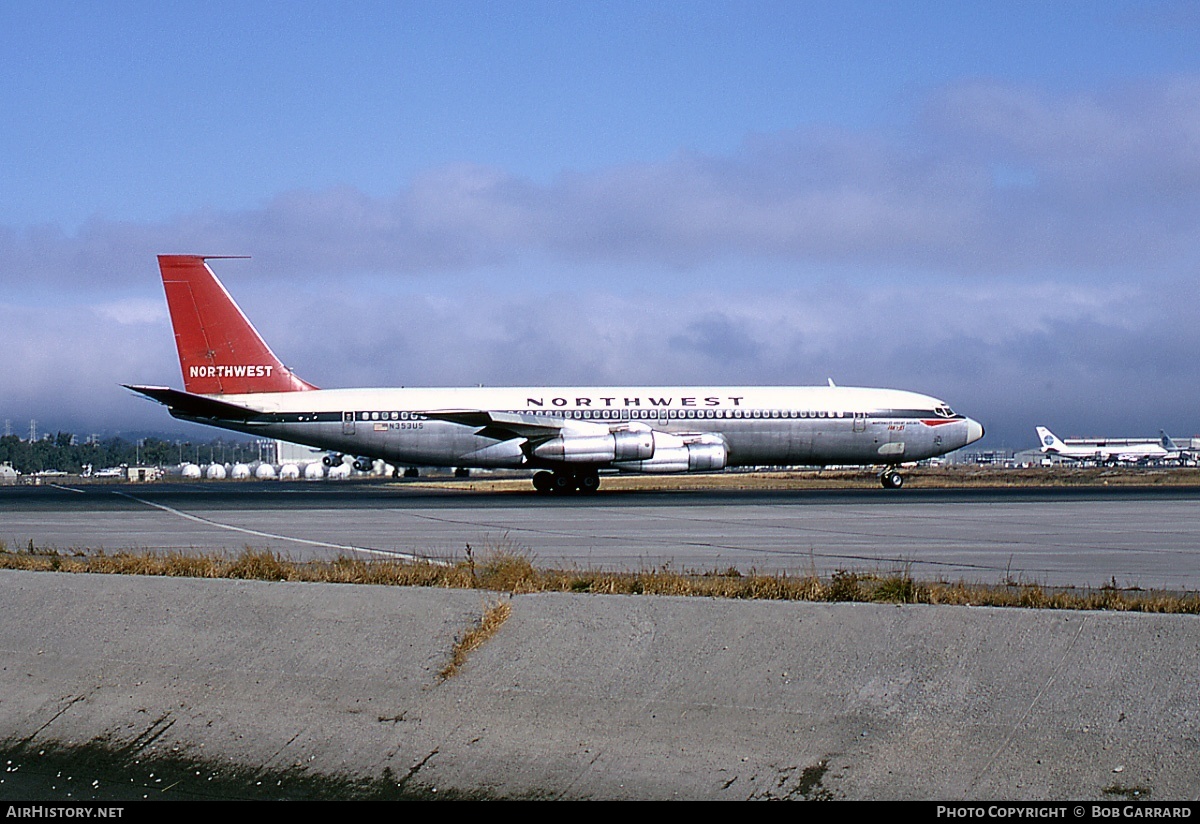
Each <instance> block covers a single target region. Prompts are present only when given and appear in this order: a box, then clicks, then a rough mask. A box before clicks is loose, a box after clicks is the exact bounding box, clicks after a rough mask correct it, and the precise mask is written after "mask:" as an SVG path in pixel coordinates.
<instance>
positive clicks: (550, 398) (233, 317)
mask: <svg viewBox="0 0 1200 824" xmlns="http://www.w3.org/2000/svg"><path fill="white" fill-rule="evenodd" d="M210 259H214V258H213V257H206V256H201V255H160V256H159V258H158V263H159V269H160V270H161V272H162V280H163V288H164V289H165V290H166V295H167V306H168V308H169V310H170V313H171V323H172V325H173V327H174V329H175V343H176V346H177V348H178V350H179V364H180V367H181V369H182V370H183V386H184V391H182V392H181V391H179V390H177V389H170V388H167V387H162V386H128V387H127V388H129V389H132V390H134V391H135V392H139V393H141V394H143V395H146V396H147V397H150V398H152V399H154V400H156V401H158V402H160V403H162V404H164V405H165V406H166V407H167V408H168V410H169V411H170V413H171V414H172V415H173V416H174V417H176V418H179V419H181V420H187V421H194V422H196V423H202V424H207V425H210V426H217V427H221V428H223V429H232V430H235V431H238V432H247V433H250V434H253V435H256V436H260V437H263V436H265V437H271V438H279V439H281V440H286V441H292V442H295V443H301V444H307V445H309V446H314V447H317V448H320V449H326V450H330V451H331V452H333V453H335V454H334V456H333V458H334V459H335V460H336V461H339V462H340V461H341V459H342V455H343V454H349V455H353V456H355V457H356V458H358V460H357V461H356V465H357V466H358V467H359V468H363V467H366V466H369V464H370V462H371V461H372V460H375V459H379V460H384V461H387V462H389V463H391V464H393V465H396V466H444V467H467V468H492V467H505V468H514V469H521V468H527V469H531V470H539V471H537V472H536V474H534V476H533V485H534V487H536V488H537V489H538V490H539V491H541V492H560V493H561V492H574V491H580V492H594V491H595V490H596V489H597V488H598V487H599V485H600V472H601V470H618V471H621V472H643V473H663V472H711V471H716V470H721V469H724V468H725V467H728V466H752V465H829V464H854V465H863V466H881V467H882V469H881V471H880V474H879V477H880V480H881V482H882V483H883V485H884V486H885V487H891V488H898V487H900V486H901V485H902V483H903V478H902V476H901V475H900V473H899V472H898V471H897V470H896V467H897V466H899V465H900V464H901V463H904V462H908V461H918V460H922V459H924V458H932V457H935V456H937V455H944V454H945V453H947V452H950V451H952V450H955V449H958V448H960V447H962V446H965V445H967V444H969V443H973V442H974V441H977V440H979V439H980V438H982V437H983V427H982V426H981V425H980V424H979V423H977V422H976V421H974V420H972V419H970V418H967V417H965V416H963V415H959V414H957V413H956V412H954V411H953V410H952V409H951V408H950V407H949V406H947V405H946V404H945V403H943V402H942V401H940V400H937V399H935V398H931V397H928V396H926V395H919V394H916V393H914V392H905V391H900V390H894V389H866V388H858V387H843V386H835V385H834V384H833V381H830V382H829V385H828V386H805V387H775V386H702V387H680V386H666V387H662V386H636V387H624V386H618V387H613V386H605V387H578V388H577V387H544V386H536V387H525V388H517V387H513V388H463V389H437V388H430V389H387V388H383V389H318V388H317V387H315V386H313V385H312V384H310V383H308V382H307V381H305V380H302V379H301V378H299V377H298V376H297V375H295V374H294V373H293V372H292V371H291V370H290V369H288V368H287V367H286V366H284V365H283V363H282V362H281V361H280V360H279V358H277V357H276V356H275V354H274V353H273V352H272V351H271V349H270V347H268V346H267V344H266V342H265V341H263V339H262V337H261V336H260V335H259V334H258V332H257V331H256V330H255V329H254V326H253V325H252V324H251V323H250V321H249V320H248V319H247V318H246V316H245V315H244V314H243V313H242V310H241V309H240V308H239V307H238V305H237V304H236V303H235V302H234V300H233V298H232V297H230V295H229V293H228V292H227V291H226V290H225V287H224V286H223V285H222V284H221V282H220V281H219V280H217V278H216V276H215V275H214V274H213V272H212V270H211V269H210V268H209V266H208V264H207V262H206V261H207V260H210Z"/></svg>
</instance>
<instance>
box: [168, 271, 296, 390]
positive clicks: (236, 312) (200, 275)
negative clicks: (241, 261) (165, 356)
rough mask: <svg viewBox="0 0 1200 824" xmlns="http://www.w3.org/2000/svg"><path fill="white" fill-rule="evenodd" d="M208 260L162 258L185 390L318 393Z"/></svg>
mask: <svg viewBox="0 0 1200 824" xmlns="http://www.w3.org/2000/svg"><path fill="white" fill-rule="evenodd" d="M205 260H206V258H205V257H204V256H203V255H159V256H158V268H159V269H160V270H161V271H162V279H163V289H164V290H165V291H166V293H167V308H168V309H169V310H170V312H171V325H172V326H173V327H174V328H175V346H176V347H177V348H178V349H179V367H180V369H182V370H183V386H184V389H186V390H187V391H188V392H191V393H193V394H196V395H248V394H253V393H255V392H299V391H303V390H306V389H316V387H315V386H313V385H312V384H310V383H308V382H307V381H304V380H301V379H300V378H298V377H296V376H295V375H294V374H292V371H291V370H290V369H288V368H287V367H286V366H284V365H283V363H282V362H281V361H280V360H279V358H277V357H276V356H275V353H274V352H272V351H271V347H269V346H267V344H266V341H264V340H263V339H262V336H261V335H259V334H258V331H257V330H256V329H255V328H254V325H253V324H251V323H250V321H249V320H248V319H247V318H246V316H245V315H244V314H242V310H241V309H240V308H239V307H238V305H237V303H235V302H234V300H233V298H232V297H230V296H229V292H227V291H225V287H224V286H223V285H222V284H221V281H219V280H217V276H216V275H214V274H213V272H212V270H211V269H209V268H208V264H207V263H205Z"/></svg>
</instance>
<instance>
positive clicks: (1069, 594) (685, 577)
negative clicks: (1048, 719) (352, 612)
mask: <svg viewBox="0 0 1200 824" xmlns="http://www.w3.org/2000/svg"><path fill="white" fill-rule="evenodd" d="M477 555H478V556H479V557H476V556H477ZM0 569H23V570H40V571H56V572H88V573H99V574H126V575H165V576H175V577H189V578H241V579H253V580H265V581H308V582H317V583H339V584H376V585H384V586H426V587H446V588H452V589H482V590H489V591H493V592H507V593H527V592H577V593H595V594H605V595H678V596H699V597H707V598H737V599H757V600H776V601H826V602H842V601H857V602H869V603H897V604H960V605H972V606H1003V607H1026V608H1032V609H1084V610H1115V611H1126V612H1158V613H1177V614H1189V615H1198V614H1200V594H1198V593H1194V592H1193V593H1182V594H1180V593H1166V592H1155V591H1150V590H1138V589H1121V588H1118V587H1115V586H1112V587H1101V588H1098V589H1079V588H1069V587H1045V586H1041V585H1038V584H1020V583H1002V584H995V585H987V584H972V583H967V582H964V581H958V582H947V581H934V582H921V581H916V580H914V579H913V578H912V577H911V576H910V575H909V574H908V573H907V572H900V573H895V574H883V575H880V574H866V573H859V572H850V571H838V572H836V573H834V574H833V576H832V577H830V578H828V579H821V578H820V577H818V576H817V575H812V574H809V575H789V574H786V573H777V574H769V575H768V574H761V573H754V572H751V573H742V572H739V571H738V570H736V569H733V568H730V569H727V570H724V571H711V572H678V571H674V570H671V569H669V568H665V567H664V568H659V569H649V570H643V571H639V572H605V571H602V570H561V569H538V568H537V567H536V566H535V565H534V563H533V560H532V559H531V558H530V556H529V554H528V552H525V551H522V550H520V549H519V548H513V547H510V546H503V547H491V548H487V549H485V550H484V551H482V552H476V551H475V550H473V549H472V548H471V547H470V546H468V547H467V551H466V558H465V560H462V561H460V562H458V563H455V564H448V565H447V564H433V563H421V562H413V561H389V560H360V559H356V558H337V559H335V560H332V561H304V562H300V561H292V560H288V559H286V558H283V557H281V556H279V555H276V554H274V553H271V552H266V551H262V550H256V549H253V548H250V547H247V548H246V549H244V550H243V551H242V552H240V553H238V554H236V555H232V556H226V555H213V554H206V555H201V554H195V555H187V554H182V553H168V554H151V553H144V552H133V551H126V552H114V553H107V552H99V551H97V552H89V551H86V550H77V551H72V552H59V551H56V550H39V549H37V548H35V547H33V546H32V545H30V546H28V547H26V548H24V549H21V550H19V551H10V550H8V549H6V548H5V547H4V546H3V544H2V543H0Z"/></svg>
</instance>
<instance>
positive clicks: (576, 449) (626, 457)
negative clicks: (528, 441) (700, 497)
mask: <svg viewBox="0 0 1200 824" xmlns="http://www.w3.org/2000/svg"><path fill="white" fill-rule="evenodd" d="M655 434H656V433H654V432H651V431H649V430H618V431H616V432H610V433H609V434H607V435H558V436H556V437H553V438H551V439H550V440H548V441H543V442H542V443H539V444H538V445H537V446H534V447H533V448H532V449H530V450H529V451H530V454H531V455H533V456H534V457H537V458H542V459H544V460H548V461H563V462H565V463H591V464H596V463H611V462H612V461H643V460H647V459H649V458H651V457H653V456H654V444H655V442H654V436H655Z"/></svg>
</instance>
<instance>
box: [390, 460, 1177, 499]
mask: <svg viewBox="0 0 1200 824" xmlns="http://www.w3.org/2000/svg"><path fill="white" fill-rule="evenodd" d="M903 474H904V485H905V487H906V488H917V489H964V488H980V489H983V488H987V489H1004V488H1012V487H1105V486H1200V468H1196V467H1137V466H1118V467H1096V466H1090V467H1089V466H1084V467H1080V466H1074V465H1071V464H1063V465H1059V466H1054V467H1040V466H1039V467H1028V468H1020V469H1015V468H1009V467H997V466H978V465H971V464H964V465H961V466H945V467H918V468H915V469H905V470H903ZM398 483H401V484H403V485H405V486H427V487H430V488H434V489H462V490H471V491H490V492H520V493H528V492H530V491H531V487H530V484H529V478H527V477H520V478H490V477H485V476H480V477H476V478H471V479H470V480H465V481H464V480H455V481H448V480H447V481H419V482H415V483H414V482H413V481H401V482H398ZM602 484H603V487H604V490H605V491H606V492H614V491H626V492H632V491H647V490H657V491H671V490H673V491H687V490H705V489H780V490H786V489H878V488H879V478H878V476H877V475H876V473H875V471H874V470H871V469H805V470H778V471H764V472H720V473H712V474H685V475H605V476H603V478H602Z"/></svg>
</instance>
